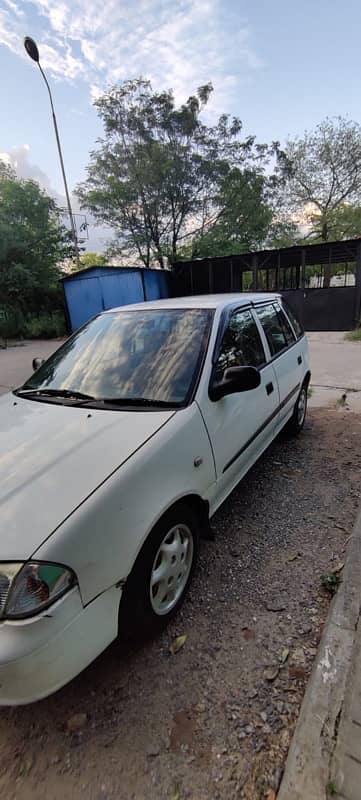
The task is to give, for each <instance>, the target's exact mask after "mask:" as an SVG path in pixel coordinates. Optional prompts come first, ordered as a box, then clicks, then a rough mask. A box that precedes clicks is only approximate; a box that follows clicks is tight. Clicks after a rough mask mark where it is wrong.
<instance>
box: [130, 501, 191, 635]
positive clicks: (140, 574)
mask: <svg viewBox="0 0 361 800" xmlns="http://www.w3.org/2000/svg"><path fill="white" fill-rule="evenodd" d="M199 537H200V525H199V520H198V518H197V516H196V514H195V513H194V511H193V510H192V509H191V508H190V507H189V506H187V505H186V504H185V503H178V504H177V505H176V506H174V508H172V509H170V510H169V511H168V512H167V513H166V514H165V515H164V517H162V519H161V520H160V521H159V522H158V524H157V525H156V526H155V527H154V528H153V530H152V532H151V533H150V535H149V536H148V539H147V540H146V542H145V544H144V545H143V547H142V550H141V551H140V553H139V555H138V558H137V560H136V562H135V564H134V567H133V569H132V572H131V573H130V575H129V578H128V580H127V582H126V584H125V588H124V592H123V597H122V600H121V603H120V609H119V633H120V635H124V634H125V635H126V636H127V637H128V638H131V639H133V640H139V639H143V640H144V639H148V638H151V637H153V636H156V635H157V634H158V633H160V632H161V631H162V630H163V628H165V627H166V625H167V624H168V622H169V621H170V620H171V619H172V618H173V617H174V615H175V614H176V613H177V611H178V609H179V608H180V606H181V605H182V603H183V600H184V598H185V595H186V593H187V590H188V588H189V584H190V581H191V578H192V575H193V571H194V567H195V564H196V562H197V558H198V552H199ZM157 578H159V579H158V580H157Z"/></svg>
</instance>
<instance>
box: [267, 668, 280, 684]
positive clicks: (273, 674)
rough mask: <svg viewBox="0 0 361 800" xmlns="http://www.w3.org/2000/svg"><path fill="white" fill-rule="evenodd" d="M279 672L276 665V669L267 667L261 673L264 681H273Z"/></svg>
mask: <svg viewBox="0 0 361 800" xmlns="http://www.w3.org/2000/svg"><path fill="white" fill-rule="evenodd" d="M279 671H280V668H279V666H278V665H277V667H269V668H268V669H266V670H265V671H264V673H263V674H264V677H265V679H266V681H275V680H276V678H277V675H278V673H279Z"/></svg>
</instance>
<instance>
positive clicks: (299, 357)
mask: <svg viewBox="0 0 361 800" xmlns="http://www.w3.org/2000/svg"><path fill="white" fill-rule="evenodd" d="M297 364H302V356H298V359H297Z"/></svg>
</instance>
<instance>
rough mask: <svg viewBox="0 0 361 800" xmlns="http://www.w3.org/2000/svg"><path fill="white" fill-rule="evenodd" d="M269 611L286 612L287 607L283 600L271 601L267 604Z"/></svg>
mask: <svg viewBox="0 0 361 800" xmlns="http://www.w3.org/2000/svg"><path fill="white" fill-rule="evenodd" d="M266 608H267V611H284V610H285V608H286V605H285V603H284V601H283V600H277V599H275V600H269V601H267V602H266Z"/></svg>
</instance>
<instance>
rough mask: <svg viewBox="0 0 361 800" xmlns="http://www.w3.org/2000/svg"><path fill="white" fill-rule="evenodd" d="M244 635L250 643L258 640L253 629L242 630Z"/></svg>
mask: <svg viewBox="0 0 361 800" xmlns="http://www.w3.org/2000/svg"><path fill="white" fill-rule="evenodd" d="M242 633H243V636H244V638H245V640H246V642H249V641H250V639H255V638H256V634H255V632H254V630H253V629H252V628H242Z"/></svg>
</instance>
